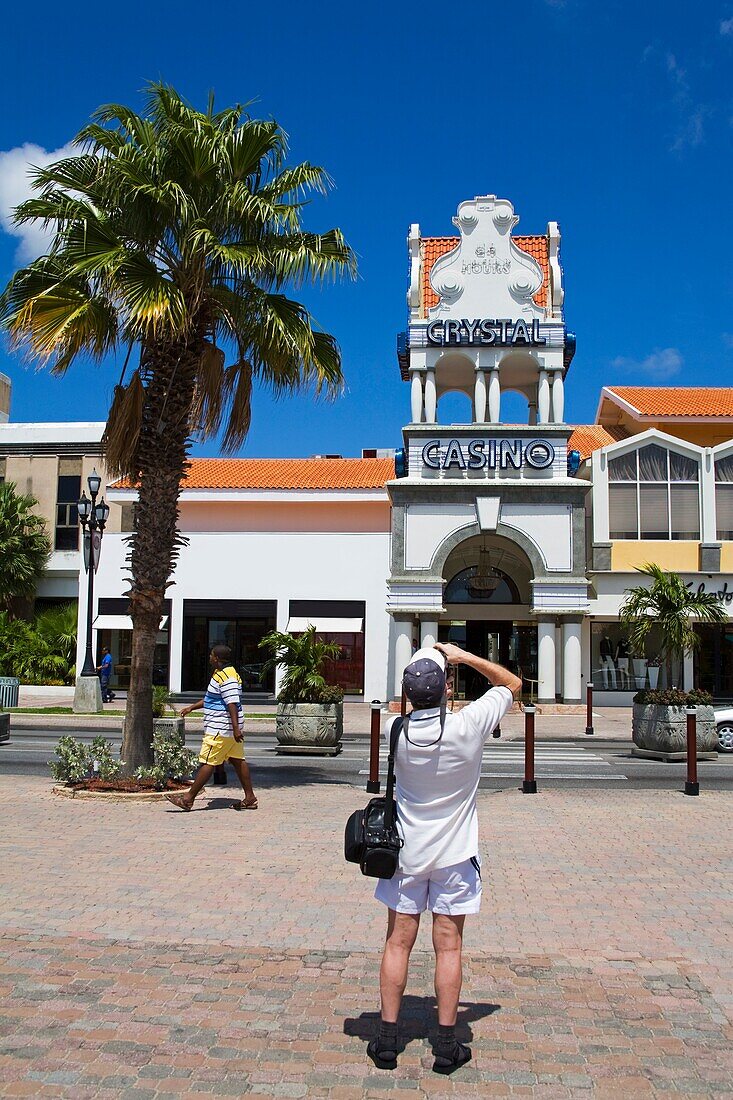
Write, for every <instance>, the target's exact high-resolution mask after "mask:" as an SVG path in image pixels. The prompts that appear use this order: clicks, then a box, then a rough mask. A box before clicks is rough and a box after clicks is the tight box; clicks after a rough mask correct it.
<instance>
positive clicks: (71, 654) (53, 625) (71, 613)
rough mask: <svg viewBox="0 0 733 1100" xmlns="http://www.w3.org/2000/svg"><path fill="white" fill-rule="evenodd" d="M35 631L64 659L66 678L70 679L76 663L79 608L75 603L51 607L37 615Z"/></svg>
mask: <svg viewBox="0 0 733 1100" xmlns="http://www.w3.org/2000/svg"><path fill="white" fill-rule="evenodd" d="M33 625H34V627H35V631H36V633H37V634H38V636H39V637H40V638H42V639H43V641H44V642H46V643H47V645H48V647H49V649H50V650H51V651H52V652H53V653H57V654H58V655H59V657H61V658H62V660H63V662H64V666H65V670H64V678H65V679H70V678H71V676H72V671H73V668H74V664H75V662H76V631H77V606H76V604H75V603H64V604H59V605H58V606H57V607H49V608H47V609H46V610H45V611H41V612H40V614H38V615H36V621H35V623H34V624H33Z"/></svg>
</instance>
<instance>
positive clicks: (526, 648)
mask: <svg viewBox="0 0 733 1100" xmlns="http://www.w3.org/2000/svg"><path fill="white" fill-rule="evenodd" d="M438 640H439V641H441V642H453V643H454V645H457V646H460V647H461V649H467V650H468V651H469V653H475V654H476V656H477V657H483V658H485V659H486V660H487V661H494V662H495V663H496V664H499V665H503V666H504V667H505V668H508V669H509V670H510V671H511V672H516V673H517V675H518V676H522V677H523V678H524V681H525V683H524V692H523V694H526V695H527V696H529V695H530V692H531V689H532V687H533V684H532V683H531V682H530V681H534V683H535V685H536V680H537V627H536V626H535V624H534V623H514V622H511V621H506V620H491V619H489V620H484V621H482V620H480V619H479V620H469V621H467V622H455V621H454V622H446V623H440V624H439V626H438ZM485 691H486V680H485V679H484V677H483V676H481V675H479V673H477V672H474V670H473V669H470V668H467V667H466V666H465V665H460V666H459V667H458V669H457V671H456V688H455V697H456V699H466V700H470V699H478V698H479V696H481V695H483V694H484V692H485Z"/></svg>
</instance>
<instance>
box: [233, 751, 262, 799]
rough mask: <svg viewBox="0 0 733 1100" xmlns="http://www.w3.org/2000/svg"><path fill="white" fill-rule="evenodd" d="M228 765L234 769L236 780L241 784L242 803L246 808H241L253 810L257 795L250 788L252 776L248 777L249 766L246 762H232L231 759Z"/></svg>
mask: <svg viewBox="0 0 733 1100" xmlns="http://www.w3.org/2000/svg"><path fill="white" fill-rule="evenodd" d="M229 763H230V764H231V766H232V767H233V768H234V770H235V772H236V773H237V779H238V780H239V782H240V783H241V784H242V790H243V791H244V801H245V803H246V806H245V807H242V808H243V809H244V808H249V807H252V808H254V807H255V806H256V805H257V795H256V794H255V792H254V789H253V787H252V776H251V775H250V771H249V764H248V763H247V761H246V760H232V759H231V758H230V760H229Z"/></svg>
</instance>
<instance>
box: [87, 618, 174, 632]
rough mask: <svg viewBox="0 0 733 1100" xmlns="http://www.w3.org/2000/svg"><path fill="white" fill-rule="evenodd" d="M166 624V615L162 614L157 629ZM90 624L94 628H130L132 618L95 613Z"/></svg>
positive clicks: (163, 627)
mask: <svg viewBox="0 0 733 1100" xmlns="http://www.w3.org/2000/svg"><path fill="white" fill-rule="evenodd" d="M167 625H168V616H167V615H164V616H163V618H162V619H161V620H160V626H159V627H158V630H165V628H166V627H167ZM92 626H93V627H94V629H95V630H132V619H131V618H130V616H129V615H97V617H96V619H95V620H94V622H93V623H92Z"/></svg>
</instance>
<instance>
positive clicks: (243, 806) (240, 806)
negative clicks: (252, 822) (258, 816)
mask: <svg viewBox="0 0 733 1100" xmlns="http://www.w3.org/2000/svg"><path fill="white" fill-rule="evenodd" d="M259 808H260V807H259V803H258V802H257V797H256V796H255V798H254V800H253V801H251V802H247V800H246V799H244V798H241V799H240V800H239V802H235V803H234V805H233V806H232V809H234V810H259Z"/></svg>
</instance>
